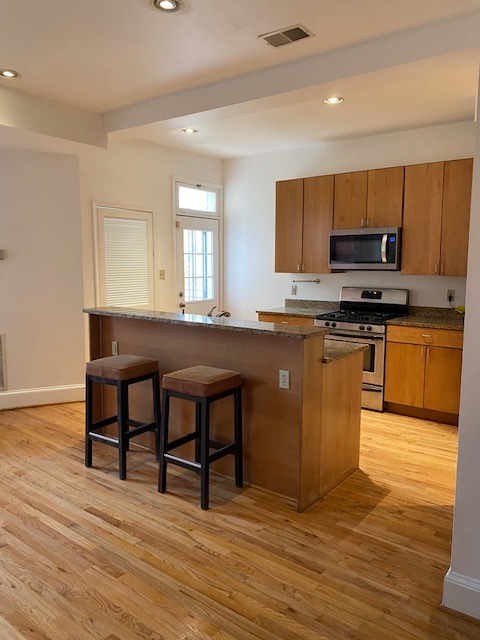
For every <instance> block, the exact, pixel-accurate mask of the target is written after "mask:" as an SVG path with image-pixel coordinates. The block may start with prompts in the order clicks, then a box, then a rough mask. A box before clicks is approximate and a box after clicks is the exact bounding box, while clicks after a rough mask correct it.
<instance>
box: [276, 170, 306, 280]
mask: <svg viewBox="0 0 480 640" xmlns="http://www.w3.org/2000/svg"><path fill="white" fill-rule="evenodd" d="M275 216H276V217H275V271H277V272H285V273H297V272H298V271H301V264H302V251H303V178H299V179H296V180H282V181H280V182H277V184H276V202H275Z"/></svg>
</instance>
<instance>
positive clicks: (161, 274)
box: [158, 269, 165, 280]
mask: <svg viewBox="0 0 480 640" xmlns="http://www.w3.org/2000/svg"><path fill="white" fill-rule="evenodd" d="M158 277H159V278H160V280H165V269H159V270H158Z"/></svg>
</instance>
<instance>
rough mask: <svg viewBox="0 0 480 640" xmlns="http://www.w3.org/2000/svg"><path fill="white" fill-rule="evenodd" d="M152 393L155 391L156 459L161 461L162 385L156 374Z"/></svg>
mask: <svg viewBox="0 0 480 640" xmlns="http://www.w3.org/2000/svg"><path fill="white" fill-rule="evenodd" d="M152 391H153V419H154V420H155V424H156V425H157V427H156V429H155V431H154V434H155V457H156V459H157V462H158V460H159V459H160V416H161V408H160V383H159V376H158V373H155V374H154V376H153V378H152Z"/></svg>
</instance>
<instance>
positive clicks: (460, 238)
mask: <svg viewBox="0 0 480 640" xmlns="http://www.w3.org/2000/svg"><path fill="white" fill-rule="evenodd" d="M472 171H473V160H472V158H467V159H464V160H451V161H449V162H445V171H444V179H443V210H442V234H441V250H440V275H445V276H466V275H467V254H468V232H469V225H470V201H471V197H472Z"/></svg>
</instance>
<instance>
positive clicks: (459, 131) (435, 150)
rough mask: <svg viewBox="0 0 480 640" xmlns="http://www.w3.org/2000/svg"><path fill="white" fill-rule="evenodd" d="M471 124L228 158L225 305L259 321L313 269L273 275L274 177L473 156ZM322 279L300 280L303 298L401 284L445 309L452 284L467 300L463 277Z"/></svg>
mask: <svg viewBox="0 0 480 640" xmlns="http://www.w3.org/2000/svg"><path fill="white" fill-rule="evenodd" d="M473 151H474V123H460V124H454V125H443V126H438V127H429V128H425V129H417V130H413V131H404V132H397V133H392V134H384V135H378V136H371V137H368V138H359V139H356V140H345V141H342V142H332V143H328V144H319V145H317V146H312V147H304V148H301V149H293V150H291V151H288V152H281V153H274V154H265V155H259V156H253V157H248V158H241V159H234V160H228V161H226V162H225V255H226V256H227V260H226V273H225V290H226V296H227V297H226V300H225V306H226V308H228V309H229V310H230V311H231V312H232V314H233V315H234V316H235V317H238V318H244V319H254V318H255V317H256V316H255V311H256V310H257V309H268V308H271V307H278V306H283V304H284V299H285V298H290V297H293V296H291V294H290V288H291V284H292V280H293V279H295V280H302V279H312V278H314V277H315V276H312V275H309V274H275V273H274V256H275V238H274V228H275V182H276V181H277V180H286V179H290V178H301V177H306V176H315V175H322V174H331V173H341V172H344V171H356V170H360V169H375V168H379V167H388V166H396V165H406V164H415V163H420V162H431V161H432V162H433V161H436V160H447V159H456V158H465V157H471V156H472V155H473ZM319 277H320V280H321V283H320V284H318V285H317V284H299V285H298V291H297V296H296V297H297V298H298V299H307V300H338V296H339V292H340V288H341V287H342V286H344V285H348V286H355V285H358V286H386V287H397V286H398V287H402V288H406V289H409V290H410V302H411V304H413V305H416V306H439V307H447V306H448V303H447V301H446V291H447V289H455V291H456V299H455V302H456V304H463V302H464V298H465V278H449V277H440V276H402V275H401V274H399V273H390V274H388V273H380V272H378V271H377V272H366V271H364V272H350V273H343V274H324V275H320V276H319Z"/></svg>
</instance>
